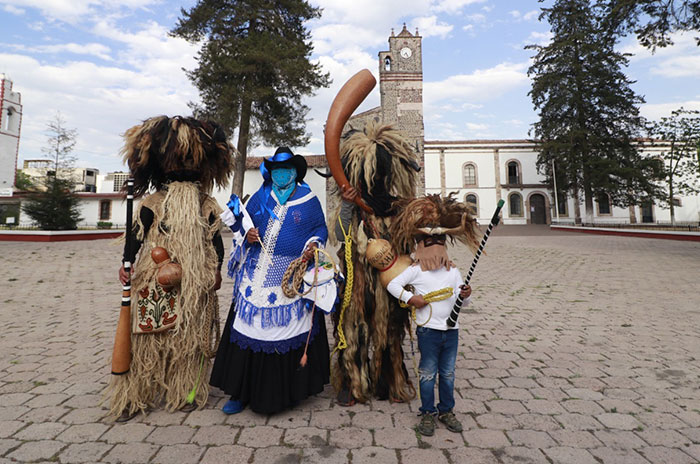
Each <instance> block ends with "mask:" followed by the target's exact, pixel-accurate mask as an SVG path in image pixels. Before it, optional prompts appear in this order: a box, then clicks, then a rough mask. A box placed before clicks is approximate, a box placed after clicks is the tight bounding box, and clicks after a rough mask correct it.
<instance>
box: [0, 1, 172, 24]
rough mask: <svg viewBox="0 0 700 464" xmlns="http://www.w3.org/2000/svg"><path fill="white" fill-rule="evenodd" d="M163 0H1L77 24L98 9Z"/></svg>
mask: <svg viewBox="0 0 700 464" xmlns="http://www.w3.org/2000/svg"><path fill="white" fill-rule="evenodd" d="M160 1H161V0H0V3H3V4H5V5H6V8H7V7H10V8H35V9H38V10H39V11H41V13H42V14H43V15H44V16H46V17H47V19H49V20H58V21H65V22H67V23H71V24H75V23H76V22H78V21H79V20H80V18H82V17H84V16H85V15H88V14H92V13H94V12H95V11H97V10H98V9H107V10H118V9H120V8H129V9H137V8H143V7H146V6H148V5H151V4H155V3H159V2H160Z"/></svg>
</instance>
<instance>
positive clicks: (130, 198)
mask: <svg viewBox="0 0 700 464" xmlns="http://www.w3.org/2000/svg"><path fill="white" fill-rule="evenodd" d="M133 210H134V179H132V178H129V179H128V180H127V181H126V236H125V239H126V245H125V246H124V249H125V250H126V260H125V261H124V271H126V275H127V276H129V280H127V282H126V283H125V284H124V286H123V287H122V308H121V311H120V312H119V322H118V323H117V333H116V335H115V337H114V349H113V350H112V374H114V375H124V374H126V373H127V372H129V366H130V365H131V261H130V259H131V248H132V230H131V228H132V215H133Z"/></svg>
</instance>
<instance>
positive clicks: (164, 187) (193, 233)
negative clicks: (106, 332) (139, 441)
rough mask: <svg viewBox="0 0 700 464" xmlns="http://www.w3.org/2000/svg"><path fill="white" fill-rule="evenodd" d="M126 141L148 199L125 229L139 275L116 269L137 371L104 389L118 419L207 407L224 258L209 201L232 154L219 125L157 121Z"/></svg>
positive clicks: (127, 156) (215, 209) (128, 254)
mask: <svg viewBox="0 0 700 464" xmlns="http://www.w3.org/2000/svg"><path fill="white" fill-rule="evenodd" d="M124 138H125V145H124V148H123V149H122V153H123V155H124V161H125V162H126V163H127V164H128V166H129V169H130V171H131V176H132V177H133V179H134V192H135V196H136V197H137V198H138V197H141V196H143V198H142V200H141V202H140V204H139V206H138V209H137V210H136V212H135V214H134V219H135V220H134V222H135V225H134V230H133V231H127V233H133V234H134V235H135V239H136V246H133V247H132V249H131V250H125V256H124V259H125V260H128V261H129V262H134V258H135V256H136V255H138V258H137V259H136V263H135V266H134V267H133V270H132V275H130V276H129V275H127V273H126V271H125V269H124V266H122V268H121V269H120V271H119V277H120V280H121V281H122V283H125V282H127V281H128V280H129V277H130V278H131V287H132V288H133V290H134V291H133V292H132V293H133V294H134V295H135V297H132V306H131V322H132V323H131V364H130V368H129V369H128V371H127V372H125V373H121V375H114V376H112V381H111V383H110V384H109V386H108V390H107V394H108V397H109V399H110V400H111V408H110V413H111V414H112V416H114V417H118V420H120V421H125V420H128V419H130V418H131V417H133V416H134V415H135V414H137V413H138V412H139V411H144V410H145V409H146V408H149V407H158V406H160V405H161V404H163V406H164V407H165V408H166V409H167V410H170V411H172V410H176V409H193V408H195V407H200V408H201V407H203V406H204V405H205V404H206V401H207V397H208V393H209V387H208V385H207V382H206V381H205V380H204V379H203V376H204V375H206V372H207V371H208V368H209V365H210V363H209V358H210V357H211V356H212V354H213V349H212V342H213V343H216V341H217V340H218V333H216V329H217V328H218V302H217V298H216V293H215V291H216V289H217V288H219V286H220V284H221V273H220V269H221V262H222V260H223V254H224V249H223V243H222V241H221V236H220V234H219V229H220V227H221V220H220V218H219V215H220V212H221V210H220V208H219V206H218V204H217V203H216V201H215V200H214V199H213V198H212V197H211V196H210V195H209V194H210V192H211V190H212V188H213V186H214V184H218V185H226V183H227V182H228V179H229V177H230V175H231V173H232V170H233V163H232V153H233V149H232V147H231V145H230V144H229V142H228V138H227V135H226V134H225V132H224V131H223V129H222V128H221V127H220V126H218V125H217V124H215V123H213V122H208V121H200V120H197V119H193V118H184V117H180V116H175V117H167V116H158V117H154V118H150V119H148V120H146V121H144V122H143V123H142V124H140V125H137V126H134V127H132V128H131V129H129V130H127V131H126V133H125V135H124ZM149 192H150V193H149ZM144 195H145V196H144ZM171 271H172V272H171Z"/></svg>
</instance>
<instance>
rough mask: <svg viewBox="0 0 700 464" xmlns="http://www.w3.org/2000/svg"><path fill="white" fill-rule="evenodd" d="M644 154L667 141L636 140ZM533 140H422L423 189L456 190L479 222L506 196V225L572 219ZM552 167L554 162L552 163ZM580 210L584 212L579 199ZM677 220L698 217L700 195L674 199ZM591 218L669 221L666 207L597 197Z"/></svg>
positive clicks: (570, 205)
mask: <svg viewBox="0 0 700 464" xmlns="http://www.w3.org/2000/svg"><path fill="white" fill-rule="evenodd" d="M640 149H641V151H642V153H643V154H644V155H645V156H658V155H659V154H660V152H661V151H663V150H665V149H667V147H666V145H663V144H656V145H651V144H649V143H642V144H640ZM536 162H537V144H536V143H535V142H534V141H532V140H463V141H427V140H426V141H425V186H426V193H439V194H442V195H446V194H449V193H450V192H455V193H456V194H457V197H458V198H459V199H460V200H462V201H464V202H466V203H469V204H471V205H472V206H473V209H474V210H475V211H476V216H477V217H478V218H479V221H480V222H481V223H487V222H488V221H489V220H490V219H491V216H492V215H493V211H494V210H495V209H496V204H497V203H498V201H499V200H501V199H503V200H505V202H506V204H505V206H504V208H503V210H502V211H503V213H502V217H503V223H504V224H550V223H551V222H552V220H555V221H557V220H558V221H559V222H563V223H573V222H574V220H575V215H574V200H573V198H567V197H565V196H563V195H562V194H561V193H560V198H559V200H560V201H559V202H558V203H559V204H558V214H557V210H556V208H555V204H556V203H557V202H555V201H554V197H553V193H552V192H553V187H552V186H551V185H549V184H546V183H545V177H544V176H543V175H541V174H538V173H537V168H536ZM555 168H556V167H555ZM580 201H581V202H582V203H581V205H580V208H581V215H582V216H585V207H584V205H583V198H581V199H580ZM674 204H675V216H676V222H691V223H695V222H698V221H700V196H699V195H686V196H680V195H679V196H677V197H675V198H674ZM594 210H595V211H594V215H593V221H594V222H595V223H599V224H605V223H639V222H641V223H655V222H670V221H671V216H670V209H669V208H661V207H660V206H658V205H654V204H647V205H638V206H633V207H628V208H619V207H616V206H612V205H611V203H610V200H609V198H607V197H605V198H596V199H595V201H594Z"/></svg>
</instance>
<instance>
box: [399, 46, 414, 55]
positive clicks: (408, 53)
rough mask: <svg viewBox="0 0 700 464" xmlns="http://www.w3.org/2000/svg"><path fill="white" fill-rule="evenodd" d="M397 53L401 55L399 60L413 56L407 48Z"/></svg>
mask: <svg viewBox="0 0 700 464" xmlns="http://www.w3.org/2000/svg"><path fill="white" fill-rule="evenodd" d="M399 53H400V54H401V58H410V57H411V55H412V54H413V52H412V51H411V49H410V48H408V47H404V48H402V49H401V51H400V52H399Z"/></svg>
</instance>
